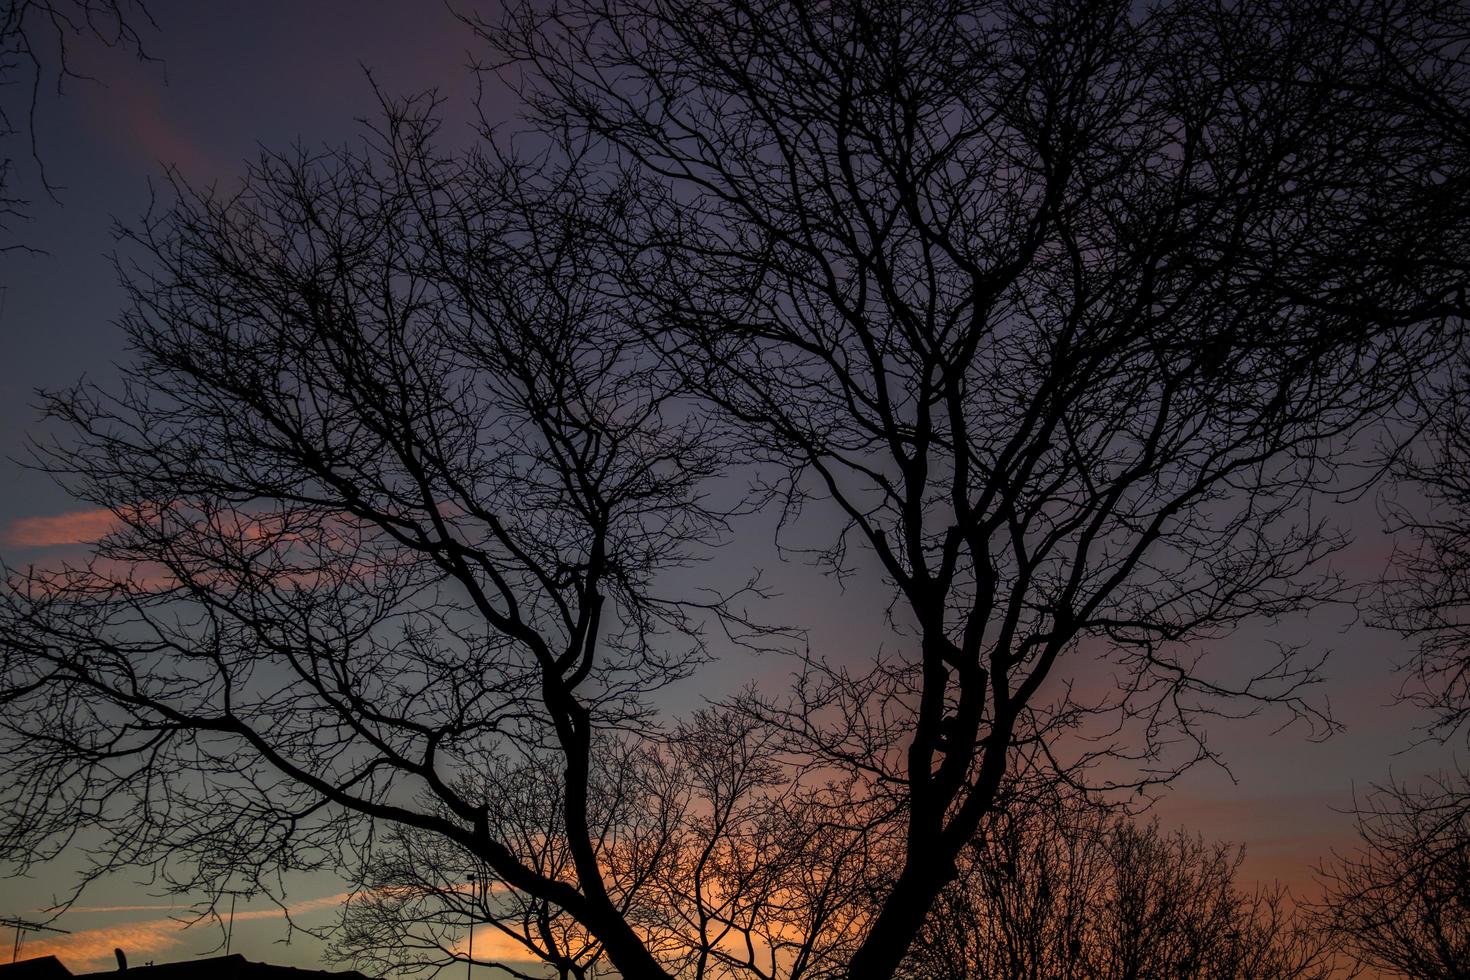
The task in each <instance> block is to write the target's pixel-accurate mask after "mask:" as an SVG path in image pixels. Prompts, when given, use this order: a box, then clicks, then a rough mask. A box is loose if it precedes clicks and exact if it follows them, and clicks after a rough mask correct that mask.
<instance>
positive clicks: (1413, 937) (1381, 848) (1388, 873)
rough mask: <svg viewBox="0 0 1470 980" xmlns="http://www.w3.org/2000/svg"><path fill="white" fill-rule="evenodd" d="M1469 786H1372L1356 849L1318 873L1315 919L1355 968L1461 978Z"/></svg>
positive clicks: (1468, 917) (1469, 892)
mask: <svg viewBox="0 0 1470 980" xmlns="http://www.w3.org/2000/svg"><path fill="white" fill-rule="evenodd" d="M1467 786H1470V780H1467V777H1466V775H1465V773H1463V772H1461V773H1458V774H1455V775H1454V776H1440V777H1439V778H1437V779H1434V780H1429V781H1426V783H1425V784H1424V785H1423V786H1422V787H1419V788H1417V789H1416V788H1410V787H1409V786H1406V785H1404V784H1402V783H1395V784H1390V785H1389V786H1387V787H1384V788H1381V789H1377V790H1375V791H1374V792H1373V793H1372V794H1371V795H1370V796H1369V798H1368V800H1367V801H1366V804H1365V805H1364V806H1363V807H1362V808H1361V809H1360V810H1359V811H1358V826H1357V830H1358V847H1357V848H1356V849H1355V850H1354V851H1352V852H1349V853H1347V854H1340V855H1336V856H1335V857H1334V859H1333V860H1332V861H1330V862H1328V863H1327V864H1326V865H1325V866H1324V867H1323V868H1322V870H1321V871H1320V876H1321V878H1322V880H1323V883H1324V884H1325V885H1326V895H1325V897H1324V899H1323V903H1322V905H1321V906H1320V907H1319V908H1318V910H1317V911H1318V914H1319V915H1320V916H1321V917H1322V920H1323V922H1324V923H1325V925H1326V927H1327V928H1328V929H1329V930H1331V931H1332V932H1333V933H1334V934H1335V935H1336V937H1337V938H1338V940H1339V942H1341V943H1342V945H1343V947H1344V948H1345V949H1346V950H1347V951H1348V952H1350V953H1351V954H1352V955H1353V956H1355V957H1356V958H1357V959H1358V960H1359V961H1360V962H1362V963H1364V964H1366V965H1368V966H1370V967H1372V968H1374V969H1376V970H1383V971H1388V972H1389V973H1390V974H1393V975H1398V976H1405V977H1412V978H1414V980H1450V978H1451V977H1463V976H1466V975H1467V974H1470V806H1467V805H1466V800H1467V799H1470V791H1467Z"/></svg>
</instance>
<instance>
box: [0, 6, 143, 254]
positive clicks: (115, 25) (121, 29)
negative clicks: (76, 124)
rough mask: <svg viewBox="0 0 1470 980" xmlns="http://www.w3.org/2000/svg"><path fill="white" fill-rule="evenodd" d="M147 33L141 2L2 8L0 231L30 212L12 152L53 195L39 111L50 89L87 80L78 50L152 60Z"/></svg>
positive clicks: (0, 60) (0, 18)
mask: <svg viewBox="0 0 1470 980" xmlns="http://www.w3.org/2000/svg"><path fill="white" fill-rule="evenodd" d="M144 26H147V27H151V26H153V19H152V17H151V16H150V15H149V13H148V9H147V7H146V6H144V4H143V3H142V2H140V0H11V2H9V3H6V4H5V7H4V9H0V147H3V149H0V230H8V227H9V222H10V220H12V219H14V218H16V217H19V216H21V215H23V214H24V213H25V203H26V202H25V201H24V200H23V199H22V198H20V197H19V196H18V194H19V192H18V191H17V190H16V187H15V176H14V175H15V159H14V157H13V156H12V155H11V153H10V148H11V147H13V146H15V145H16V144H17V143H19V142H22V141H23V142H24V143H25V144H26V149H27V153H28V155H29V156H30V158H31V160H32V161H33V163H34V164H35V169H36V172H37V174H38V176H39V177H40V180H41V184H42V185H43V187H44V188H45V190H46V192H47V193H48V194H49V193H53V188H52V185H51V182H50V181H49V180H47V179H46V171H45V167H44V166H43V165H42V164H41V155H40V153H39V150H38V144H37V141H36V130H35V124H36V109H37V106H38V104H39V101H40V98H41V93H42V91H43V90H44V89H45V88H46V87H47V86H48V85H55V87H56V91H57V92H58V93H59V92H60V91H61V89H62V86H63V84H64V83H65V82H67V81H68V80H72V79H79V78H81V77H83V76H82V75H79V74H78V72H77V69H76V66H75V61H74V58H75V52H74V50H73V47H74V45H75V44H76V43H77V42H78V41H79V40H88V41H96V42H98V43H100V44H103V45H106V46H107V47H120V48H124V49H126V50H129V51H132V52H134V53H135V54H137V56H138V57H139V58H143V59H147V58H148V55H147V54H146V52H145V51H144V48H143V37H142V34H141V33H140V28H141V27H144ZM14 247H16V246H14V245H0V250H4V249H8V248H14Z"/></svg>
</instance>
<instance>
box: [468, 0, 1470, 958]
mask: <svg viewBox="0 0 1470 980" xmlns="http://www.w3.org/2000/svg"><path fill="white" fill-rule="evenodd" d="M1418 9H1419V8H1418V5H1411V4H1407V3H1395V2H1376V0H1374V2H1345V3H1329V4H1320V3H1311V4H1308V3H1285V4H1282V3H1277V2H1269V3H1267V2H1244V3H1237V4H1229V5H1216V4H1203V3H1196V2H1178V3H1164V4H1156V5H1151V6H1149V7H1147V8H1146V9H1145V8H1142V7H1140V6H1139V5H1137V4H1133V3H1127V2H1118V3H1113V4H1104V5H1097V4H1072V3H1065V2H1049V0H1013V2H999V3H975V2H959V0H955V2H942V3H922V4H920V3H866V2H861V0H851V2H839V3H821V4H814V3H813V4H808V3H796V4H788V3H775V2H759V0H754V2H738V3H731V4H706V3H702V2H696V0H628V2H603V0H565V2H561V3H557V4H553V5H550V6H544V5H540V4H534V3H526V4H523V5H521V6H520V7H519V8H517V9H515V10H513V11H512V12H511V13H510V15H509V16H507V17H506V18H505V19H504V20H502V21H499V22H496V23H488V22H479V23H478V24H477V26H478V27H479V29H480V30H481V32H482V33H483V34H484V36H485V37H486V38H487V39H488V40H489V41H490V42H491V43H492V44H493V45H495V46H496V48H497V50H498V51H499V52H500V54H501V62H500V63H498V64H497V65H496V68H497V70H498V71H500V72H502V73H503V74H507V75H510V76H512V77H516V78H518V79H519V81H520V84H521V86H522V93H523V95H524V97H525V99H526V101H527V103H528V104H529V105H531V106H532V107H533V111H534V113H535V114H536V117H537V118H539V119H540V120H542V122H543V123H544V124H545V125H547V126H549V127H553V128H554V129H556V130H557V131H562V132H566V133H569V134H571V136H572V137H573V138H576V139H582V140H585V141H587V144H588V145H589V146H596V147H600V148H603V149H604V150H605V151H606V152H609V153H610V154H611V155H612V156H613V158H614V160H615V161H617V164H618V165H619V166H622V167H626V168H628V169H629V170H631V171H633V172H635V173H636V174H638V175H639V177H640V178H641V179H643V180H645V181H646V182H648V183H649V184H650V185H652V187H654V188H656V189H657V193H656V194H655V193H654V192H653V191H645V192H644V194H643V195H642V196H641V202H642V203H643V204H644V205H645V207H646V209H647V212H648V225H649V231H648V233H647V234H646V236H645V237H644V238H643V239H641V240H640V241H637V242H636V243H634V245H635V247H636V249H637V251H636V253H635V255H634V257H633V260H632V261H630V263H629V271H628V274H627V275H626V277H625V278H626V280H627V282H628V283H629V286H628V288H629V289H631V290H632V291H633V292H634V293H635V295H636V296H638V297H639V298H640V299H641V300H642V301H643V302H644V303H646V304H647V305H648V308H649V310H650V316H649V318H648V319H647V320H646V321H643V322H644V323H646V324H647V328H648V330H649V333H650V334H651V336H652V337H653V339H655V340H656V341H657V342H659V343H661V344H662V345H663V348H664V350H665V352H666V356H667V357H668V359H669V361H670V362H671V363H672V364H673V365H675V366H676V367H677V369H678V370H680V371H681V373H682V374H683V375H684V377H685V378H686V379H687V380H688V382H689V383H690V384H691V386H693V387H694V388H696V389H697V390H700V391H702V392H703V393H704V394H705V395H706V396H707V397H708V398H709V399H710V400H711V401H712V402H713V403H715V404H717V405H718V406H719V407H720V408H721V409H722V410H723V412H724V413H725V414H726V416H727V417H728V418H729V419H731V420H732V421H733V422H734V423H736V424H737V426H738V427H739V428H740V429H741V430H742V431H743V432H745V433H746V434H747V436H748V438H749V440H750V441H751V444H752V445H753V447H754V450H755V451H756V452H757V453H759V454H761V455H762V456H763V458H764V459H765V461H766V464H767V466H768V472H769V473H771V474H773V475H772V479H771V485H770V491H771V493H772V494H773V495H774V496H776V497H778V498H779V499H780V501H781V502H782V504H783V505H784V507H785V518H786V519H785V521H783V526H787V527H790V526H793V525H796V519H797V518H798V517H800V516H803V515H804V514H805V513H806V512H807V511H808V510H809V505H811V504H813V503H820V504H823V505H826V507H827V508H828V509H827V510H826V511H825V513H826V514H828V515H835V516H836V519H837V520H838V521H839V522H840V524H841V527H840V530H839V531H838V532H837V533H836V534H835V535H834V536H833V537H832V539H831V540H830V544H829V545H827V546H825V547H822V548H821V549H819V551H818V552H817V553H816V559H817V561H818V562H819V563H820V564H823V565H825V566H826V567H827V568H828V569H829V570H830V571H832V572H833V573H835V574H839V575H840V574H843V573H844V572H847V571H850V570H851V569H852V568H853V567H855V566H854V564H853V562H852V560H851V558H852V554H853V551H852V549H854V548H862V549H865V550H866V553H867V555H868V556H870V557H871V559H872V560H874V561H876V563H877V564H878V565H879V566H880V567H881V569H882V573H883V575H884V576H885V578H886V580H887V583H888V584H889V586H890V587H891V590H892V591H891V594H892V596H893V612H892V620H893V624H894V628H895V629H896V630H897V631H899V632H900V634H901V635H903V636H904V638H905V640H904V645H903V646H902V647H901V648H900V649H899V650H898V651H896V652H893V653H892V654H890V655H889V656H888V658H887V659H885V660H884V661H883V662H881V663H880V664H879V665H878V666H877V667H876V668H875V669H874V670H872V671H871V672H864V671H861V670H858V669H856V668H854V667H852V666H851V665H849V664H836V663H828V662H826V661H824V660H822V659H821V658H820V657H811V658H810V659H809V663H808V665H807V676H806V679H805V681H804V682H803V684H802V686H801V687H800V688H799V690H798V692H797V696H796V697H795V698H794V699H793V700H790V701H783V700H781V699H779V698H774V697H767V698H750V699H747V700H746V701H745V703H744V707H745V709H746V710H748V711H750V712H752V713H753V714H755V715H758V716H760V717H762V718H764V719H766V720H767V721H768V722H770V723H772V724H774V725H776V726H778V727H780V728H782V729H784V730H785V731H786V733H787V735H788V741H787V743H786V746H785V747H786V748H787V749H788V750H789V751H791V752H793V753H799V754H804V755H805V756H806V757H808V758H810V759H812V760H813V761H814V764H818V760H820V764H822V765H827V766H830V767H832V768H833V769H835V770H838V771H843V772H847V773H850V774H853V775H854V776H858V775H861V776H862V777H864V778H866V779H867V780H868V785H869V786H870V787H871V790H872V796H871V801H872V806H873V809H876V810H882V811H885V812H886V813H887V814H888V816H889V823H888V826H887V830H886V831H885V832H886V833H888V834H890V835H892V837H893V838H894V839H897V840H901V841H903V847H904V853H903V856H902V860H901V870H900V871H899V873H898V874H897V875H896V877H895V878H894V880H893V881H892V884H891V887H888V888H887V889H886V893H885V894H884V895H883V897H882V901H881V903H880V907H879V909H878V911H877V912H876V913H875V914H874V915H873V917H872V918H871V920H870V921H869V922H868V923H867V924H866V926H865V934H864V936H863V938H862V941H861V942H860V944H859V945H858V947H857V948H856V950H855V951H854V953H853V956H852V960H851V963H850V966H849V975H850V976H851V977H853V978H857V980H877V978H884V977H888V976H891V975H892V973H893V971H894V970H895V969H896V967H897V965H898V963H899V962H900V960H901V959H902V957H903V955H904V951H905V950H906V949H907V947H908V945H909V943H910V941H911V940H912V938H913V937H914V936H915V935H916V934H917V932H918V930H919V929H920V926H921V924H922V922H923V921H924V917H925V914H926V910H928V909H929V908H930V906H931V905H932V903H933V902H934V900H935V899H936V897H937V896H938V895H939V894H940V893H941V892H942V890H943V889H944V887H945V886H946V884H947V883H948V882H949V881H950V880H952V879H953V878H954V876H955V874H956V873H957V868H956V862H957V860H958V857H959V855H960V853H961V852H962V850H963V848H964V847H966V846H967V844H968V842H970V841H971V840H973V839H974V837H975V835H976V834H977V833H978V832H979V831H980V830H981V828H982V826H983V822H984V820H985V819H986V817H987V816H988V815H991V814H993V813H994V812H995V811H996V810H997V809H998V808H999V807H1000V806H1001V805H1002V803H1003V800H1002V797H1001V795H1000V793H1001V787H1002V786H1003V785H1004V784H1005V782H1006V779H1007V775H1008V770H1011V769H1012V768H1013V767H1014V765H1015V762H1016V759H1017V758H1018V753H1029V755H1028V756H1027V757H1028V758H1029V759H1030V760H1031V762H1032V763H1036V764H1040V765H1042V766H1044V767H1045V768H1046V769H1047V770H1048V771H1049V772H1050V777H1049V778H1051V779H1053V780H1061V781H1071V782H1082V781H1083V780H1084V779H1085V777H1086V773H1087V770H1088V768H1089V766H1090V765H1091V764H1092V763H1094V762H1096V761H1098V760H1099V759H1100V758H1101V757H1104V756H1123V757H1126V758H1128V759H1131V760H1133V761H1136V762H1138V763H1139V764H1140V765H1139V768H1138V770H1137V775H1136V776H1135V777H1132V779H1131V780H1130V778H1128V777H1123V778H1121V779H1120V780H1118V781H1119V782H1122V783H1127V782H1130V781H1131V782H1134V783H1136V784H1137V785H1139V786H1141V787H1142V786H1148V785H1152V784H1156V783H1159V782H1163V781H1166V780H1168V779H1169V778H1170V777H1171V775H1172V774H1174V773H1176V772H1177V771H1179V769H1180V768H1182V767H1184V766H1187V765H1189V764H1191V763H1193V762H1195V761H1196V760H1199V759H1202V758H1212V757H1214V754H1213V750H1212V749H1211V748H1210V747H1209V746H1208V745H1207V743H1206V741H1205V734H1206V733H1205V729H1204V725H1203V722H1204V719H1205V718H1207V717H1208V715H1209V714H1210V713H1211V712H1213V711H1251V710H1254V709H1255V708H1257V707H1259V706H1261V705H1265V704H1274V705H1278V706H1283V707H1285V708H1286V709H1287V710H1288V711H1291V712H1294V713H1295V714H1296V716H1298V717H1302V718H1306V719H1308V720H1310V721H1312V722H1313V723H1314V724H1316V725H1317V726H1319V728H1321V729H1325V728H1328V727H1330V724H1331V723H1330V721H1329V719H1328V718H1327V717H1326V716H1324V715H1321V714H1318V713H1317V712H1316V711H1315V709H1313V708H1312V707H1310V706H1309V705H1308V704H1307V702H1305V701H1303V700H1302V699H1301V692H1302V689H1303V687H1304V686H1305V685H1307V684H1310V683H1311V682H1312V681H1313V680H1314V679H1315V678H1316V676H1317V675H1316V673H1315V670H1314V668H1315V664H1314V663H1313V662H1312V661H1310V660H1307V661H1303V660H1301V659H1298V658H1297V657H1296V656H1294V654H1295V653H1296V651H1291V650H1283V651H1281V655H1280V657H1279V659H1277V660H1275V661H1273V662H1270V663H1269V664H1268V665H1267V666H1265V668H1264V670H1252V669H1250V668H1249V667H1248V666H1247V665H1246V664H1244V663H1230V664H1227V665H1225V667H1223V668H1217V669H1216V670H1215V671H1209V670H1207V669H1206V668H1205V666H1204V665H1202V663H1201V655H1202V652H1203V651H1204V649H1205V648H1206V647H1207V646H1208V645H1209V644H1210V642H1211V641H1218V640H1219V639H1221V638H1222V637H1225V636H1227V635H1228V634H1230V632H1231V631H1232V630H1233V629H1234V627H1236V626H1237V625H1238V624H1240V623H1241V622H1243V621H1246V620H1249V619H1258V618H1266V619H1270V618H1272V617H1276V616H1281V615H1285V614H1288V613H1291V612H1293V611H1296V610H1300V609H1303V608H1306V607H1309V606H1311V605H1312V604H1314V603H1318V602H1324V601H1331V600H1333V599H1334V598H1338V597H1340V596H1341V595H1342V593H1341V592H1340V591H1339V588H1338V586H1339V582H1337V581H1336V580H1335V579H1334V578H1333V577H1332V576H1331V575H1330V574H1327V573H1326V572H1324V571H1322V568H1323V566H1322V559H1323V557H1324V556H1326V555H1328V554H1330V553H1331V552H1332V551H1334V550H1335V549H1336V547H1337V546H1338V545H1339V544H1340V542H1341V540H1342V538H1340V537H1339V536H1338V535H1337V534H1336V533H1335V531H1334V530H1333V528H1332V527H1331V526H1330V525H1329V524H1328V523H1327V522H1325V521H1324V520H1323V518H1322V515H1321V511H1320V509H1319V507H1318V503H1319V501H1320V500H1321V499H1322V495H1323V494H1324V493H1330V492H1333V491H1336V492H1348V491H1350V490H1351V488H1352V487H1354V486H1355V485H1357V484H1358V481H1359V480H1361V479H1366V478H1368V477H1369V476H1371V474H1370V473H1368V472H1367V471H1366V470H1358V471H1356V472H1354V471H1353V470H1352V466H1353V464H1354V463H1355V462H1356V463H1361V462H1363V461H1364V460H1365V457H1366V453H1365V452H1360V450H1361V449H1362V446H1363V443H1364V442H1365V441H1367V438H1368V437H1367V433H1368V431H1369V428H1370V426H1372V425H1373V424H1374V423H1375V422H1376V421H1377V420H1380V419H1382V418H1383V417H1384V416H1385V415H1388V414H1392V413H1393V412H1395V411H1396V410H1397V409H1398V408H1399V407H1400V406H1401V405H1402V403H1403V399H1404V395H1405V391H1406V388H1405V385H1406V382H1407V381H1408V380H1409V379H1410V378H1411V377H1412V376H1413V375H1414V372H1415V371H1416V370H1418V369H1419V368H1420V367H1421V366H1423V365H1424V364H1426V363H1432V362H1433V361H1434V360H1435V359H1436V358H1438V357H1439V356H1440V355H1441V353H1442V351H1443V347H1444V344H1443V340H1442V334H1441V333H1439V332H1438V331H1439V330H1440V328H1442V327H1444V325H1445V324H1446V323H1447V322H1449V321H1454V320H1458V318H1460V317H1461V316H1463V314H1464V311H1465V306H1464V301H1463V297H1464V295H1465V293H1464V286H1465V278H1466V259H1467V257H1470V250H1467V248H1466V245H1467V242H1466V239H1465V235H1466V228H1467V225H1466V224H1465V222H1464V219H1463V211H1464V208H1465V202H1466V197H1465V194H1464V191H1465V189H1466V181H1467V178H1470V173H1467V171H1466V162H1467V157H1466V156H1465V155H1464V153H1463V152H1461V147H1460V143H1459V142H1458V139H1459V137H1458V135H1456V134H1451V133H1448V132H1447V131H1446V129H1445V127H1444V126H1443V117H1442V116H1441V115H1440V114H1438V113H1436V112H1430V111H1427V110H1425V108H1424V107H1423V105H1422V104H1420V102H1418V101H1416V99H1411V98H1408V97H1406V96H1405V94H1404V92H1405V89H1404V87H1403V86H1402V85H1400V84H1399V83H1401V82H1402V81H1403V78H1404V74H1403V71H1402V68H1403V65H1404V63H1405V59H1407V60H1408V63H1410V64H1413V63H1414V59H1416V58H1421V57H1422V56H1423V52H1424V45H1426V44H1429V43H1431V42H1430V41H1429V40H1428V39H1430V38H1437V39H1438V40H1440V41H1442V42H1443V44H1442V46H1441V50H1449V51H1451V54H1453V50H1454V38H1453V37H1447V36H1446V34H1445V31H1444V30H1443V29H1442V28H1441V26H1440V25H1439V23H1438V22H1437V21H1436V20H1435V19H1434V18H1433V16H1429V15H1423V16H1421V15H1420V14H1419V13H1416V10H1418ZM1363 25H1370V26H1369V27H1368V28H1366V30H1367V31H1368V32H1369V33H1371V34H1372V39H1371V41H1369V42H1365V40H1364V32H1365V28H1364V26H1363ZM1385 25H1392V29H1389V28H1388V27H1387V26H1385ZM1409 39H1412V41H1411V40H1409ZM1464 69H1465V65H1464V63H1463V60H1457V59H1455V58H1454V57H1450V58H1449V60H1448V62H1447V63H1446V64H1445V65H1444V66H1442V71H1440V74H1438V75H1434V76H1429V75H1425V76H1424V79H1423V80H1426V81H1427V84H1428V85H1429V90H1430V91H1431V92H1432V94H1433V95H1434V100H1433V104H1434V105H1435V106H1437V107H1440V106H1442V105H1444V104H1449V105H1453V106H1456V107H1457V108H1459V109H1463V108H1464V105H1463V98H1464V91H1465V89H1464V78H1465V71H1464ZM1417 77H1418V76H1416V78H1417ZM1389 83H1392V84H1389ZM1415 92H1416V93H1417V94H1422V91H1421V90H1419V89H1417V88H1416V89H1415ZM1456 100H1461V101H1459V102H1457V101H1456ZM807 526H808V527H810V525H807ZM1098 658H1107V659H1108V660H1110V661H1111V662H1112V664H1113V665H1114V666H1113V676H1115V677H1118V678H1120V681H1119V684H1118V686H1117V687H1116V689H1112V688H1109V689H1106V690H1104V691H1101V692H1100V691H1097V690H1096V689H1093V690H1083V689H1081V688H1078V687H1074V686H1073V684H1072V683H1071V681H1072V679H1073V677H1074V671H1075V670H1076V668H1077V665H1078V664H1079V662H1085V661H1089V660H1096V659H1098ZM1079 728H1080V729H1082V731H1084V732H1085V733H1087V734H1089V735H1091V736H1095V737H1096V739H1097V740H1095V741H1080V740H1073V739H1070V738H1069V737H1068V736H1069V733H1076V732H1077V731H1078V729H1079ZM1110 771H1117V770H1116V769H1114V770H1110Z"/></svg>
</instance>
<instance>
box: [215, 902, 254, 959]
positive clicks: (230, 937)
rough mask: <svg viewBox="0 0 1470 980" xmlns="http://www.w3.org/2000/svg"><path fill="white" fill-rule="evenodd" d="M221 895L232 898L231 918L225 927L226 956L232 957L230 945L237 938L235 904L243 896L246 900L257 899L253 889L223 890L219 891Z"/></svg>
mask: <svg viewBox="0 0 1470 980" xmlns="http://www.w3.org/2000/svg"><path fill="white" fill-rule="evenodd" d="M219 894H220V895H222V896H223V895H228V896H230V918H229V922H228V924H227V925H226V926H225V955H226V956H229V955H230V945H231V943H232V942H233V941H234V938H235V902H236V901H237V900H239V898H240V897H241V896H242V895H243V896H244V897H245V898H247V899H250V898H254V897H255V889H253V888H221V889H220V890H219ZM216 901H218V899H216Z"/></svg>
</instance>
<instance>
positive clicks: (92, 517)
mask: <svg viewBox="0 0 1470 980" xmlns="http://www.w3.org/2000/svg"><path fill="white" fill-rule="evenodd" d="M116 526H117V517H116V515H114V514H113V513H112V511H110V510H107V509H106V508H103V507H96V508H93V509H91V510H74V511H72V512H71V513H68V514H53V515H50V516H48V517H22V518H20V519H19V520H17V521H15V522H13V523H12V524H11V525H10V527H9V528H8V529H7V530H6V532H5V543H6V544H8V545H10V546H11V547H15V548H53V547H56V546H58V545H68V544H90V543H91V542H93V541H96V540H98V539H99V538H101V537H103V536H105V535H106V534H107V533H108V532H109V531H111V530H113V528H115V527H116Z"/></svg>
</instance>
